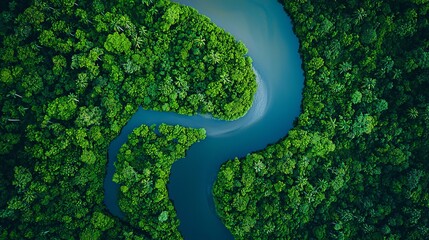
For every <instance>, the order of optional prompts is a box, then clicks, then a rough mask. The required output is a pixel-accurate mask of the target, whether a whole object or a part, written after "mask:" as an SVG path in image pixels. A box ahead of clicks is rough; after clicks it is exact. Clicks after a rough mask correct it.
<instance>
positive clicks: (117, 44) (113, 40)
mask: <svg viewBox="0 0 429 240" xmlns="http://www.w3.org/2000/svg"><path fill="white" fill-rule="evenodd" d="M104 48H105V49H106V50H107V51H109V52H113V53H118V54H120V53H128V52H129V51H130V48H131V42H130V40H128V38H127V36H126V35H125V34H123V33H120V34H119V33H117V32H115V33H113V34H109V35H107V39H106V42H104Z"/></svg>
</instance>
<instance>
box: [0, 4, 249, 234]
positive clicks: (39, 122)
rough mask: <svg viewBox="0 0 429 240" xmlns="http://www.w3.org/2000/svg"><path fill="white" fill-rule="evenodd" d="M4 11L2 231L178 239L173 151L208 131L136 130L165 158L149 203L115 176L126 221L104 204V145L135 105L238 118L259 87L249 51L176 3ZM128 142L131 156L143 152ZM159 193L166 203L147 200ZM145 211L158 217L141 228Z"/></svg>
mask: <svg viewBox="0 0 429 240" xmlns="http://www.w3.org/2000/svg"><path fill="white" fill-rule="evenodd" d="M1 7H2V8H1V12H0V106H1V114H0V121H1V124H0V134H1V138H0V159H1V171H0V239H153V238H160V237H159V236H160V234H165V237H167V236H170V239H177V238H178V237H180V235H179V233H178V232H177V225H178V222H177V219H176V218H175V214H174V211H173V209H172V207H171V203H170V202H169V201H168V199H167V198H166V195H165V194H166V186H165V184H166V182H167V180H166V179H167V177H168V174H169V169H170V167H171V164H172V162H173V161H174V159H175V158H179V157H182V156H183V154H184V151H185V149H186V148H187V147H188V146H189V145H190V144H192V143H193V142H195V141H196V140H199V139H201V138H202V135H201V134H202V133H201V132H199V131H197V132H194V130H192V131H191V130H183V129H181V128H179V129H174V130H172V131H181V133H176V132H174V133H167V132H164V130H165V131H167V130H168V131H170V130H171V129H170V127H167V126H163V127H160V129H159V131H160V134H161V135H160V136H159V139H158V138H157V137H155V136H154V135H153V133H149V132H148V136H145V138H143V137H142V136H138V141H137V142H140V141H142V144H143V145H144V146H146V145H147V144H149V145H150V146H152V148H151V150H153V151H154V152H150V153H147V154H149V156H151V157H154V156H153V155H152V154H155V155H156V156H158V157H160V156H161V157H162V159H158V160H157V161H159V162H158V165H159V164H160V163H162V166H157V167H155V166H150V167H149V166H148V165H145V166H146V167H147V168H146V169H149V170H150V172H151V173H149V175H150V176H149V177H151V178H153V179H154V180H156V182H155V185H156V186H155V188H156V190H154V191H152V192H151V193H149V194H150V195H149V197H150V198H152V197H153V199H137V198H136V196H134V193H133V191H129V192H126V191H125V189H126V187H127V186H128V185H130V184H132V183H130V182H127V181H128V180H127V177H126V176H124V175H123V174H125V172H123V171H120V173H118V175H116V179H115V180H117V181H119V182H120V183H121V184H123V187H122V188H121V190H122V192H123V193H124V196H123V197H121V204H122V206H123V210H124V212H126V213H127V219H125V220H124V221H121V220H120V219H118V218H116V217H114V216H112V215H111V214H110V213H109V212H108V211H107V210H106V207H105V206H104V204H103V198H104V191H103V180H104V177H105V174H106V163H107V159H108V156H107V149H108V146H109V144H110V142H111V141H112V140H113V139H114V138H115V137H116V136H117V135H118V134H119V132H120V130H121V128H122V127H123V126H124V125H125V124H126V122H127V121H128V120H129V118H130V117H131V116H132V115H133V114H134V113H135V111H136V110H137V108H138V106H142V107H143V108H146V109H153V110H160V111H174V112H178V113H180V114H186V115H193V114H197V113H208V114H211V115H213V116H214V117H217V118H221V119H228V120H232V119H236V118H238V117H240V116H242V115H243V114H244V113H245V112H246V111H247V110H248V109H249V108H250V106H251V103H252V100H253V95H254V93H255V91H256V81H255V74H254V73H253V70H252V66H251V62H252V61H251V59H250V58H249V57H247V56H246V53H247V49H246V47H245V46H244V45H243V44H242V43H240V42H237V41H236V40H235V39H234V38H233V37H232V36H231V35H230V34H228V33H226V32H225V31H224V30H222V29H220V28H218V27H216V26H215V25H214V24H213V23H211V22H210V20H209V19H208V18H207V17H204V16H202V15H199V14H198V13H197V12H196V11H195V10H194V9H191V8H189V7H184V6H180V5H179V4H176V3H171V2H170V1H168V0H158V1H152V0H145V1H128V0H122V1H100V0H95V1H92V0H91V1H90V0H34V1H2V2H1ZM151 131H152V130H151ZM172 134H173V135H172ZM177 134H183V136H188V137H187V138H183V137H177ZM157 136H158V135H157ZM146 137H147V138H146ZM171 137H173V138H175V137H177V143H176V142H175V141H176V140H174V144H175V145H173V144H172V143H171V141H172V139H171ZM140 138H141V139H140ZM154 138H155V139H154ZM164 138H166V139H167V142H165V141H166V140H165V139H164ZM166 144H167V145H166ZM172 146H176V149H170V148H171V147H172ZM130 147H131V148H132V154H133V156H134V155H135V154H138V153H139V152H141V151H145V150H143V149H137V148H136V147H134V146H133V145H131V146H130ZM164 147H165V148H167V149H164ZM159 148H161V149H159ZM126 152H127V151H126ZM167 153H172V154H173V153H174V154H173V155H169V154H167ZM126 154H128V153H126ZM159 154H161V155H159ZM120 156H122V155H120ZM128 157H131V156H128V155H126V159H128ZM152 160H153V159H152ZM152 160H151V161H149V162H144V163H141V164H149V163H153V161H152ZM129 161H130V160H129V159H128V162H129ZM122 164H124V165H122ZM133 164H136V163H133ZM133 164H131V163H130V162H129V166H130V167H134V165H133ZM155 165H156V163H155ZM145 166H141V165H139V164H137V165H136V166H135V167H136V169H135V171H136V173H139V174H140V172H138V171H140V170H141V171H142V173H141V174H143V175H142V177H148V176H146V175H147V174H148V173H147V170H144V169H141V168H143V167H145ZM118 167H119V168H121V167H125V162H124V163H121V162H120V163H119V165H118ZM126 169H128V170H130V168H129V167H128V168H126ZM145 174H146V175H145ZM139 176H140V175H139ZM125 193H127V194H125ZM129 194H131V195H129ZM161 198H162V199H161ZM136 199H137V200H136ZM151 200H153V201H155V202H156V201H158V200H159V201H161V200H162V205H150V206H144V204H143V202H144V201H151ZM129 201H138V204H140V205H139V206H138V207H137V208H134V207H135V206H134V205H132V204H131V205H129V204H126V203H127V202H129ZM142 204H143V205H142ZM145 207H146V208H149V209H145ZM163 207H165V208H163ZM160 209H164V210H163V211H166V213H162V212H163V211H161V213H162V215H160V214H161V213H158V212H157V211H158V210H160ZM146 210H147V212H144V211H146ZM133 211H139V212H133ZM137 214H142V215H144V216H149V215H150V216H151V217H154V216H155V215H156V214H158V215H156V217H155V219H149V217H148V218H146V219H144V221H146V222H143V223H142V224H140V223H139V222H137V220H136V219H137V217H138V216H137ZM166 220H168V221H166ZM156 223H162V224H159V225H158V224H156ZM154 226H156V229H155V228H154ZM167 234H169V235H167Z"/></svg>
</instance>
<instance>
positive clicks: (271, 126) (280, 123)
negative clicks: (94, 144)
mask: <svg viewBox="0 0 429 240" xmlns="http://www.w3.org/2000/svg"><path fill="white" fill-rule="evenodd" d="M176 2H178V3H181V4H184V5H188V6H191V7H194V8H196V9H197V10H198V11H199V12H200V13H202V14H204V15H206V16H208V17H209V18H210V19H211V20H212V21H213V22H214V23H215V24H217V25H218V26H220V27H222V28H223V29H225V30H226V31H228V32H230V33H231V34H232V35H234V36H235V37H236V39H237V40H239V41H242V42H243V43H244V44H245V45H246V47H247V48H248V49H249V56H250V57H252V59H253V66H254V68H255V72H256V73H257V76H258V86H259V87H258V92H257V94H256V96H255V101H254V104H253V106H252V108H251V109H250V110H249V112H248V113H247V114H246V115H245V116H244V117H242V118H240V119H238V120H236V121H230V122H228V121H220V120H216V119H212V118H209V117H204V116H192V117H190V116H183V115H179V114H175V113H166V112H155V111H148V110H143V109H139V110H138V111H137V113H136V114H135V115H133V117H132V118H131V119H130V121H129V122H128V123H127V125H126V126H125V127H124V128H123V129H122V131H121V134H120V135H119V136H118V137H117V138H116V139H115V140H114V141H112V143H111V144H110V147H109V163H108V169H107V175H106V179H105V182H104V188H105V203H106V206H107V208H108V209H109V211H110V212H111V213H112V214H114V215H116V216H119V217H122V216H123V214H122V212H121V211H120V209H119V207H118V199H117V198H118V185H117V184H116V183H114V182H112V180H111V179H112V176H113V173H114V172H115V168H114V165H113V163H114V162H115V161H116V155H117V153H118V150H119V148H120V147H121V146H122V144H123V143H125V142H126V140H127V136H128V134H129V133H131V132H132V130H133V129H134V128H136V127H138V126H140V125H141V124H147V125H151V124H161V123H167V124H172V125H176V124H179V125H183V126H187V127H193V128H205V129H206V132H207V138H206V139H205V140H203V141H201V142H199V143H196V144H194V145H193V146H192V147H191V148H190V149H189V150H188V152H187V155H186V158H184V159H181V160H178V161H177V162H176V163H174V164H173V166H172V171H171V175H170V181H169V184H168V191H169V197H170V198H171V199H172V201H173V204H174V206H175V208H176V211H177V214H178V217H179V219H180V227H179V230H180V232H181V234H182V235H183V236H184V238H185V239H186V240H192V239H232V235H231V233H230V232H229V231H228V230H227V229H226V228H225V226H224V225H223V224H222V222H221V220H220V219H219V217H218V216H217V214H216V211H215V206H214V202H213V195H212V192H211V190H212V186H213V183H214V181H215V179H216V176H217V173H218V171H219V167H220V165H221V164H222V163H223V162H225V161H227V160H229V159H233V158H234V157H244V156H246V155H247V154H248V153H251V152H254V151H257V150H261V149H264V148H265V147H266V146H267V145H268V144H272V143H275V142H276V141H278V140H279V139H281V138H282V137H284V136H285V135H286V134H287V132H288V131H289V130H290V128H291V127H292V125H293V121H294V120H295V118H296V117H297V116H298V114H299V112H300V104H301V93H302V88H303V79H304V78H303V72H302V69H301V59H300V56H299V54H298V40H297V38H296V36H295V35H294V34H293V31H292V25H291V22H290V19H289V18H288V16H287V15H286V13H285V12H284V11H283V7H282V6H281V5H280V4H279V3H278V2H277V1H276V0H234V1H231V0H207V1H201V0H177V1H176Z"/></svg>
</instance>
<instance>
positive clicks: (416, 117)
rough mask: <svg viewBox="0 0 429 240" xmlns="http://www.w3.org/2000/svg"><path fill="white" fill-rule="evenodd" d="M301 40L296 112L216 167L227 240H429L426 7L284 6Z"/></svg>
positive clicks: (367, 0)
mask: <svg viewBox="0 0 429 240" xmlns="http://www.w3.org/2000/svg"><path fill="white" fill-rule="evenodd" d="M282 4H284V7H285V9H286V12H287V13H288V14H289V15H290V16H291V18H292V22H293V24H294V31H295V33H296V34H297V36H298V38H299V40H300V53H301V56H302V59H303V68H304V71H305V89H304V92H303V102H302V113H301V115H300V116H299V118H298V120H297V122H296V125H295V127H294V129H293V130H291V131H290V132H289V134H288V136H287V137H285V138H284V139H283V140H281V141H279V142H278V143H276V144H273V145H271V146H269V147H267V148H266V149H265V150H263V151H261V152H257V153H253V154H249V155H248V156H247V157H245V158H243V159H235V160H231V161H229V162H227V163H225V164H224V165H223V166H222V168H221V171H220V173H219V175H218V179H217V181H216V183H215V186H214V190H213V191H214V195H215V201H216V203H217V211H218V213H219V215H220V216H221V218H222V220H223V222H224V223H225V224H226V226H227V227H228V229H230V230H231V232H232V233H233V235H234V236H235V238H236V239H429V191H428V183H429V167H428V166H429V164H428V160H429V155H428V153H429V146H428V140H429V139H428V136H429V129H428V127H429V94H428V90H429V17H428V16H429V15H428V14H429V12H428V11H429V1H427V0H398V1H381V0H364V1H317V0H299V1H287V0H286V1H284V2H282Z"/></svg>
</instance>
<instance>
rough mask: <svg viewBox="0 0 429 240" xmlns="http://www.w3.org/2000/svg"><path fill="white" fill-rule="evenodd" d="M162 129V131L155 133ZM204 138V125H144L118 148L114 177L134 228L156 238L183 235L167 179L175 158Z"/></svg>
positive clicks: (122, 203) (121, 203)
mask: <svg viewBox="0 0 429 240" xmlns="http://www.w3.org/2000/svg"><path fill="white" fill-rule="evenodd" d="M156 131H158V132H159V134H157V133H156ZM204 138H205V130H204V129H199V130H198V129H190V128H185V127H181V126H178V125H177V126H169V125H165V124H162V125H160V126H159V127H158V128H155V126H152V127H151V128H149V127H148V126H146V125H142V126H141V127H138V128H136V129H134V130H133V132H132V133H131V134H130V135H128V141H127V143H125V144H124V145H122V147H121V148H120V150H119V154H118V161H117V162H116V163H115V166H116V174H115V175H114V177H113V181H115V182H117V183H119V184H120V185H121V187H120V190H121V193H120V198H119V206H120V208H121V210H122V211H123V212H124V213H125V214H127V215H128V216H127V219H128V220H129V221H130V223H131V225H132V226H133V227H135V228H140V229H142V230H144V231H146V232H148V233H149V234H150V236H151V237H152V238H153V239H180V238H181V235H180V233H179V230H178V227H179V220H178V218H177V216H176V211H175V210H174V206H173V203H172V202H171V201H170V199H169V198H168V192H167V182H168V179H169V177H170V168H171V165H172V164H173V163H174V161H176V160H178V159H181V158H184V157H185V151H186V150H187V149H188V148H189V147H190V146H191V145H192V144H193V143H195V142H197V141H200V140H203V139H204Z"/></svg>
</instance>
